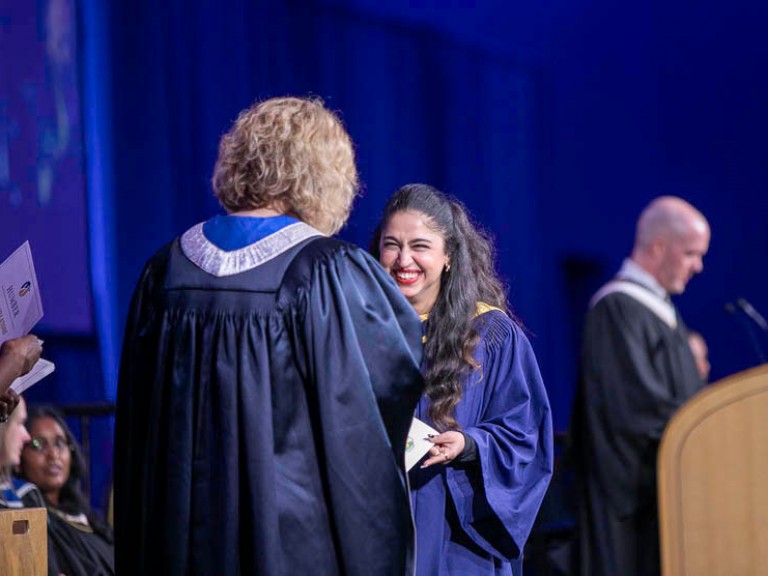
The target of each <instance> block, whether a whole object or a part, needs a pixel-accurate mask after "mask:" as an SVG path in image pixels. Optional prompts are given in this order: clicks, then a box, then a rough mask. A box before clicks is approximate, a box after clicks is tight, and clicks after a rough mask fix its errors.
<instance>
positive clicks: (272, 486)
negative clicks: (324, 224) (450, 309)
mask: <svg viewBox="0 0 768 576" xmlns="http://www.w3.org/2000/svg"><path fill="white" fill-rule="evenodd" d="M272 248H274V246H272ZM282 250H283V248H278V250H277V255H273V256H270V258H271V259H268V260H267V261H266V262H264V263H261V264H260V265H258V266H256V267H254V268H252V269H250V270H247V271H244V272H241V273H236V274H231V275H226V276H221V277H216V276H213V275H211V274H209V273H207V272H205V271H203V270H202V269H201V268H199V267H198V266H197V265H195V264H193V263H192V261H190V259H189V258H187V256H186V255H185V253H184V252H183V251H182V248H181V243H180V241H179V240H176V241H174V242H173V243H171V244H170V245H168V246H166V247H164V248H163V249H161V250H160V251H159V252H158V253H157V254H156V255H155V256H154V257H153V258H152V259H151V260H150V261H149V262H148V263H147V265H146V267H145V269H144V272H143V275H142V277H141V279H140V282H139V284H138V286H137V288H136V291H135V294H134V297H133V301H132V304H131V309H130V316H129V318H128V324H127V329H126V335H125V342H124V349H123V356H122V361H121V369H120V381H119V390H118V401H117V421H116V447H115V544H116V565H117V573H118V574H124V575H131V574H135V575H140V574H163V575H164V576H173V575H182V574H189V575H193V574H199V575H213V574H222V575H227V576H235V575H238V574H243V575H246V574H247V575H251V574H259V575H261V576H271V575H283V576H298V575H304V574H316V575H318V576H320V575H322V576H333V575H336V574H345V575H360V576H363V575H365V576H375V575H381V576H392V575H397V574H406V573H409V571H410V569H411V568H410V567H411V565H412V561H413V558H412V556H413V528H412V520H411V515H410V508H409V501H408V491H407V484H406V479H405V474H404V470H403V453H404V449H405V441H406V437H407V432H408V428H409V425H410V421H411V417H412V415H413V411H414V408H415V406H416V403H417V401H418V398H419V396H420V394H421V391H422V388H423V381H422V379H421V376H420V374H419V364H420V360H421V328H420V325H419V320H418V316H417V315H416V313H415V311H414V310H413V308H412V306H411V305H410V304H409V303H408V302H407V301H406V300H405V298H404V297H403V296H402V295H401V294H400V292H399V290H398V289H397V287H396V285H395V284H394V281H393V280H392V279H391V278H390V277H388V276H387V275H386V273H385V272H384V270H383V269H382V268H381V267H380V266H379V264H378V263H377V262H376V261H375V260H373V259H372V258H371V257H370V255H368V254H367V253H365V252H364V251H362V250H360V249H358V248H356V247H354V246H352V245H349V244H346V243H344V242H342V241H340V240H336V239H331V238H325V237H311V238H309V239H307V240H303V241H301V242H299V243H298V244H296V245H294V246H292V247H289V248H287V249H285V250H284V251H282Z"/></svg>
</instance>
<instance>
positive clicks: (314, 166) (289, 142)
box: [213, 97, 358, 235]
mask: <svg viewBox="0 0 768 576" xmlns="http://www.w3.org/2000/svg"><path fill="white" fill-rule="evenodd" d="M213 190H214V193H215V194H216V197H217V198H218V200H219V203H220V204H221V205H222V206H223V207H224V208H225V209H226V210H227V211H228V212H230V213H231V212H239V211H242V210H254V209H257V208H266V207H269V208H273V209H275V210H278V211H279V212H282V213H285V214H292V215H294V216H296V217H297V218H299V219H301V220H302V221H304V222H306V223H307V224H310V225H311V226H314V227H315V228H317V229H318V230H320V231H321V232H324V233H325V234H329V235H330V234H334V233H335V232H338V231H339V230H340V229H341V227H342V226H344V223H345V222H346V221H347V218H348V217H349V212H350V210H351V209H352V202H353V201H354V199H355V196H356V195H357V193H358V178H357V168H356V167H355V154H354V149H353V146H352V140H351V139H350V137H349V134H347V132H346V130H345V129H344V126H343V125H342V122H341V120H340V119H339V117H338V116H337V115H336V114H334V113H333V112H331V111H330V110H328V109H327V108H326V107H325V105H324V103H323V101H322V100H321V99H319V98H306V99H305V98H294V97H284V98H271V99H269V100H265V101H263V102H258V103H256V104H254V105H253V106H251V107H250V108H248V109H246V110H244V111H243V112H241V113H240V115H239V116H238V118H237V120H236V121H235V123H234V125H233V126H232V128H231V129H230V130H229V132H227V133H226V134H225V135H224V136H223V137H222V139H221V142H220V144H219V156H218V159H217V160H216V167H215V169H214V173H213Z"/></svg>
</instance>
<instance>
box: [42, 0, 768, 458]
mask: <svg viewBox="0 0 768 576" xmlns="http://www.w3.org/2000/svg"><path fill="white" fill-rule="evenodd" d="M80 2H81V3H80V9H81V35H82V41H81V42H80V46H81V50H82V59H83V69H82V70H83V73H82V74H83V78H82V82H83V92H82V98H83V105H84V112H83V118H84V122H85V128H84V133H85V138H86V159H87V161H88V187H89V189H88V194H89V220H90V224H89V235H90V236H89V239H90V247H91V254H90V258H91V281H92V284H93V291H94V296H93V297H94V309H95V312H96V328H97V334H96V335H95V338H97V340H98V341H97V342H96V341H95V340H94V338H90V339H89V338H85V339H83V340H82V341H78V342H75V343H74V344H71V345H70V348H68V349H67V354H64V353H63V352H62V353H61V356H62V358H60V359H59V362H57V365H58V366H59V370H57V375H56V378H57V379H56V380H53V382H55V383H56V391H55V393H54V394H52V395H53V396H55V397H57V398H59V399H63V398H68V397H69V395H70V394H71V393H74V394H82V390H81V385H80V384H79V383H78V382H75V379H76V378H81V377H82V375H83V374H87V376H88V378H89V380H93V381H97V382H102V381H103V382H104V385H103V395H102V396H103V398H104V399H107V400H112V399H114V391H115V382H116V368H117V359H118V357H119V347H120V344H121V338H122V330H123V324H124V319H125V314H126V311H127V307H128V302H129V299H130V296H131V291H132V289H133V286H134V283H135V281H136V279H137V277H138V275H139V272H140V270H141V268H142V266H143V264H144V262H145V261H146V259H147V258H148V257H149V256H151V254H152V253H153V252H154V251H155V250H156V249H157V248H159V247H160V246H161V245H162V244H164V243H166V242H168V241H170V240H171V239H172V238H173V237H174V236H176V235H178V234H179V233H181V232H182V231H184V230H185V229H186V228H188V227H189V226H190V225H192V224H194V223H195V222H198V221H200V220H203V219H205V218H207V217H209V216H210V215H211V214H212V213H214V212H216V211H218V206H217V204H216V202H215V201H214V199H213V197H212V193H211V190H210V185H209V180H210V175H211V171H212V168H213V163H214V160H215V157H216V148H217V143H218V140H219V138H220V136H221V134H222V133H223V132H224V131H225V130H227V129H228V127H229V126H230V124H231V122H232V121H233V120H234V118H235V117H236V115H237V113H238V112H239V111H240V110H241V109H243V108H244V107H246V106H248V105H250V104H251V103H252V102H253V101H254V100H257V99H263V98H267V97H271V96H277V95H285V94H295V95H308V94H313V95H317V96H320V97H322V98H323V99H325V100H326V102H327V103H328V104H329V105H330V106H331V107H333V108H335V109H337V110H339V111H340V112H341V114H342V116H343V118H344V120H345V122H346V124H347V127H348V128H349V131H350V133H351V134H352V136H353V139H354V140H355V142H356V145H357V153H358V161H359V162H358V163H359V167H360V172H361V177H362V181H363V183H364V190H363V196H362V197H361V198H360V199H359V200H358V202H357V204H356V207H355V209H354V211H353V215H352V219H351V221H350V223H349V225H348V227H347V228H346V229H345V230H344V231H343V232H342V236H343V237H345V238H346V239H348V240H351V241H353V242H356V243H358V244H361V245H367V243H368V238H369V236H370V234H371V232H372V230H373V228H374V226H375V224H376V221H377V218H378V214H379V211H380V209H381V207H382V206H383V204H384V202H385V200H386V198H387V196H388V195H389V194H390V193H391V192H392V191H394V190H395V189H396V188H397V187H398V186H400V185H402V184H404V183H407V182H416V181H423V182H428V183H431V184H434V185H436V186H438V187H440V188H442V189H444V190H445V191H447V192H450V193H453V194H456V195H457V196H459V197H460V198H461V199H462V200H463V201H464V202H465V203H466V204H467V206H468V207H469V208H470V210H471V211H472V212H473V214H474V215H475V217H476V219H477V220H479V221H480V222H481V223H482V224H483V225H485V226H486V227H487V228H488V229H489V230H490V231H491V232H492V233H493V234H494V235H495V237H496V239H497V245H498V251H499V263H500V265H499V267H500V271H501V272H502V274H503V275H504V276H505V277H506V278H507V280H508V281H509V284H510V295H511V299H512V302H513V305H514V306H515V308H516V310H517V312H518V314H519V315H520V317H521V318H522V320H523V322H524V323H525V325H526V326H527V328H528V330H529V332H530V335H531V339H532V342H533V345H534V348H535V349H536V352H537V355H538V357H539V360H540V363H541V367H542V372H543V375H544V379H545V382H546V384H547V389H548V392H549V395H550V398H551V400H552V404H553V412H554V417H555V426H556V428H557V429H559V430H564V429H565V428H566V427H567V425H568V419H569V413H570V403H571V397H572V393H573V387H574V381H575V374H576V351H577V349H578V346H579V330H580V325H581V320H582V317H583V313H584V311H585V307H586V303H587V301H588V299H589V296H590V294H591V293H592V291H594V290H595V289H596V288H597V286H598V285H599V283H600V282H601V281H603V280H605V279H606V278H607V277H608V276H609V275H611V274H612V273H613V272H614V271H615V270H616V269H617V268H618V266H619V265H620V263H621V259H622V258H623V257H624V256H626V255H627V254H628V253H629V250H630V249H631V244H632V240H633V234H634V222H635V219H636V217H637V215H638V213H639V211H640V210H641V209H642V208H643V207H644V205H645V204H646V203H647V202H648V201H649V200H650V199H651V198H653V197H654V196H656V195H658V194H663V193H670V194H677V195H680V196H683V197H684V198H686V199H688V200H689V201H691V202H693V203H694V204H695V205H697V206H698V207H700V208H701V209H702V210H703V211H704V213H705V214H706V215H707V216H708V217H709V218H710V221H711V223H712V226H713V241H712V247H711V250H710V254H709V255H708V257H707V259H706V261H705V266H706V269H705V273H704V274H703V275H702V276H701V277H700V278H696V279H694V280H693V282H692V283H691V284H690V286H689V289H688V291H687V292H686V294H685V295H683V296H682V297H681V298H679V299H678V303H679V306H680V308H681V310H682V312H683V315H684V317H685V318H686V320H687V322H688V323H689V325H691V326H692V327H694V328H696V329H698V330H700V331H701V332H703V333H704V335H705V337H706V338H707V340H708V341H709V343H710V348H711V359H712V363H713V373H712V376H713V379H718V378H721V377H724V376H726V375H728V374H731V373H733V372H736V371H739V370H742V369H744V368H747V367H749V366H753V365H755V364H757V363H758V361H759V360H758V354H757V353H756V349H755V347H754V342H755V341H757V342H758V344H759V345H760V346H765V345H766V342H765V340H766V338H765V336H766V335H765V334H764V333H757V334H756V336H755V338H752V337H750V336H749V333H748V330H747V329H745V328H747V327H749V326H750V325H749V324H747V323H746V322H747V320H746V319H745V318H744V317H743V316H729V315H727V314H726V313H725V312H724V311H723V305H724V304H725V303H726V302H728V301H734V300H735V299H736V298H738V297H746V298H748V299H749V300H750V301H752V302H753V304H755V306H756V307H757V308H758V309H759V310H766V309H768V273H766V270H765V266H763V262H764V261H765V254H766V250H767V249H768V233H767V232H766V226H765V214H766V213H768V196H767V195H766V194H765V193H764V192H765V189H766V186H767V185H768V171H766V169H765V162H763V161H762V155H763V150H764V145H763V140H764V134H765V133H766V132H768V108H766V107H765V106H764V102H766V101H768V77H766V76H765V75H763V74H762V73H761V71H762V70H763V68H764V64H765V61H767V60H768V45H767V44H766V42H765V40H764V31H763V27H762V24H761V23H763V22H765V21H766V17H768V4H766V5H764V4H762V3H760V4H758V3H754V2H748V1H747V0H736V1H735V2H730V3H728V4H727V5H722V4H720V3H716V2H713V1H710V2H704V3H702V2H692V1H688V0H678V1H676V2H674V3H672V4H670V3H668V2H663V1H662V0H652V1H650V2H647V3H645V4H642V5H631V6H629V5H627V6H625V5H623V4H616V3H614V2H609V1H608V0H597V1H594V0H590V1H583V2H573V1H572V0H551V1H550V2H546V3H517V2H508V1H499V0H489V1H487V2H482V3H481V2H473V1H470V0H464V1H462V0H457V1H452V2H437V1H434V2H430V1H427V0H420V1H413V0H390V1H388V2H383V3H382V2H375V1H373V0H335V1H334V0H326V1H322V0H315V1H312V0H301V1H299V0H288V1H283V2H267V1H257V0H249V1H246V0H241V1H237V0H229V1H226V2H221V1H220V2H212V1H210V0H187V1H184V2H182V1H180V0H169V1H167V2H162V3H155V2H149V1H147V0H132V1H128V0H117V1H115V2H110V3H105V2H100V1H98V0H80ZM752 328H753V326H752ZM96 346H98V350H96ZM81 349H82V350H81ZM78 350H80V352H78ZM70 351H72V352H73V353H72V354H70V353H69V352H70ZM89 351H90V354H91V356H88V354H89ZM78 354H79V355H78ZM84 357H85V358H86V360H83V358H84ZM99 359H100V361H99ZM78 367H79V369H80V374H77V376H71V377H70V378H71V381H68V380H66V378H67V376H66V375H65V370H63V369H62V368H66V369H67V370H68V371H70V372H71V373H72V374H75V373H77V372H78ZM102 378H103V380H102ZM90 385H91V386H93V383H91V384H90ZM99 389H101V388H99ZM103 442H104V446H105V448H104V449H103V454H104V457H103V462H102V463H103V465H104V466H105V467H108V466H109V462H110V460H109V458H110V456H111V454H110V451H109V447H110V446H111V444H110V442H111V437H110V436H109V435H108V432H105V433H104V438H103Z"/></svg>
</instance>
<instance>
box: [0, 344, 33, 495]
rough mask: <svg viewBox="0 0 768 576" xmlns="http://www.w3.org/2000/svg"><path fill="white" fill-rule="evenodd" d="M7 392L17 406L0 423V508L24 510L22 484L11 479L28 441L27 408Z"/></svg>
mask: <svg viewBox="0 0 768 576" xmlns="http://www.w3.org/2000/svg"><path fill="white" fill-rule="evenodd" d="M7 342H9V341H7ZM9 392H10V393H12V394H14V395H15V397H16V402H17V404H18V405H17V406H16V409H15V410H13V412H12V413H11V415H10V416H9V417H8V419H7V421H5V422H2V423H0V508H24V503H23V502H22V500H21V494H20V493H19V489H20V488H21V487H22V485H23V484H24V482H21V481H19V480H18V479H16V478H14V477H13V469H14V467H16V466H18V465H19V462H20V461H21V451H22V448H23V447H24V444H25V443H26V442H28V441H29V440H30V436H29V432H27V428H26V426H25V424H24V423H25V421H26V419H27V407H26V405H25V404H24V400H23V399H21V397H20V396H19V395H18V394H16V393H15V392H13V391H9ZM38 496H39V493H38ZM40 500H41V501H42V498H41V499H40ZM39 505H40V504H38V506H39Z"/></svg>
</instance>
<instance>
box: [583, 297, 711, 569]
mask: <svg viewBox="0 0 768 576" xmlns="http://www.w3.org/2000/svg"><path fill="white" fill-rule="evenodd" d="M641 289H644V288H641ZM676 320H677V324H676V326H674V327H672V326H670V325H669V324H668V323H666V322H664V321H663V320H662V319H661V318H660V317H659V316H658V315H657V314H655V313H654V312H653V311H652V310H650V309H649V308H648V307H647V306H645V305H644V304H643V303H641V302H639V301H638V300H636V299H635V298H633V297H631V296H629V295H627V294H624V293H621V292H616V293H612V294H609V295H607V296H605V297H604V298H602V299H601V300H599V302H597V304H596V305H595V306H594V307H593V308H592V309H591V310H590V311H589V313H588V314H587V318H586V323H585V328H584V335H583V349H582V357H581V376H580V382H579V388H578V389H577V393H576V399H575V401H574V409H575V412H574V415H573V419H572V422H571V433H572V441H573V452H572V453H571V457H572V458H573V461H574V466H575V467H576V469H577V479H578V492H579V517H578V525H579V530H578V532H579V540H580V543H579V550H578V563H579V565H580V573H581V574H582V576H637V575H641V574H642V575H644V576H646V575H658V574H659V572H660V560H659V535H658V513H657V503H656V494H657V491H656V454H657V451H658V446H659V442H660V440H661V436H662V434H663V432H664V429H665V427H666V425H667V423H668V421H669V419H670V418H671V417H672V415H673V414H674V412H675V411H676V410H677V409H678V408H679V407H680V406H682V405H683V404H684V403H685V402H686V400H688V399H689V398H690V397H691V396H693V395H694V394H695V393H696V392H698V391H699V390H700V389H701V388H702V387H703V382H702V381H701V379H700V378H699V376H698V372H697V370H696V366H695V362H694V359H693V355H692V354H691V351H690V348H689V346H688V338H687V330H686V327H685V325H684V324H683V322H682V320H681V319H680V318H679V315H678V316H677V318H676Z"/></svg>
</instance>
